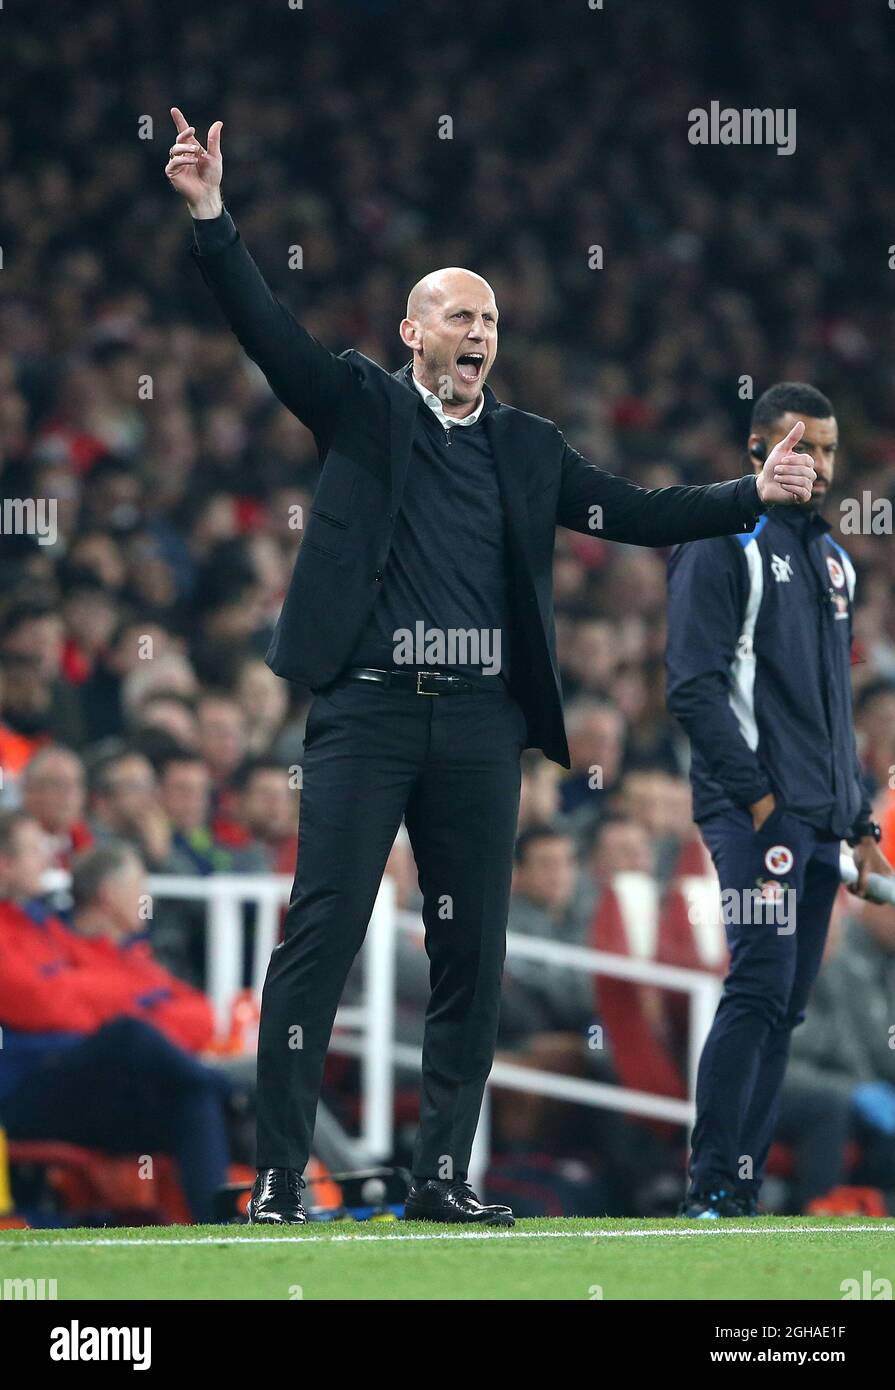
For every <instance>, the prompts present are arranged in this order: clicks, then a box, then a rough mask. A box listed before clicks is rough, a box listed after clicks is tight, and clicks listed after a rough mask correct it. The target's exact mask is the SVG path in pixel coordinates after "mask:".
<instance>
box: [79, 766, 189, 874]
mask: <svg viewBox="0 0 895 1390" xmlns="http://www.w3.org/2000/svg"><path fill="white" fill-rule="evenodd" d="M91 785H92V795H91V810H92V816H91V828H92V830H93V833H94V835H95V837H96V839H97V840H99V841H103V840H106V839H109V838H114V839H117V840H123V841H126V842H127V843H128V844H130V845H132V846H133V847H134V848H135V849H136V850H137V851H138V852H139V853H140V854H141V855H142V857H143V859H144V860H145V862H146V863H147V864H148V865H149V867H150V869H159V868H161V867H162V865H163V864H164V863H165V862H166V861H167V859H168V857H169V856H170V853H171V826H170V822H169V821H168V818H167V815H166V813H165V809H164V807H163V806H162V803H161V801H160V799H159V793H158V781H157V778H156V775H155V772H154V770H153V767H152V764H151V763H150V761H149V759H148V758H147V757H145V756H144V755H143V754H142V753H138V752H136V751H133V750H130V749H128V748H127V747H122V748H121V749H120V751H118V752H116V753H112V754H110V755H108V756H107V757H105V758H104V759H103V760H102V761H100V762H99V763H98V764H97V765H96V766H94V768H93V772H92V777H91Z"/></svg>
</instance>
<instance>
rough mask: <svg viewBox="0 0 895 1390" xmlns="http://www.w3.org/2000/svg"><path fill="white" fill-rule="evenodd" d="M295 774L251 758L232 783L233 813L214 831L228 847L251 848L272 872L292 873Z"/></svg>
mask: <svg viewBox="0 0 895 1390" xmlns="http://www.w3.org/2000/svg"><path fill="white" fill-rule="evenodd" d="M293 777H294V773H293V772H290V770H289V769H287V768H284V767H282V766H281V764H280V763H278V762H276V761H274V760H273V759H271V758H265V757H257V758H250V759H249V760H248V761H247V762H245V763H244V764H243V765H242V767H241V768H240V769H239V772H238V773H237V775H236V777H235V778H234V781H233V786H234V789H235V790H234V795H233V798H232V814H231V816H230V818H229V819H228V818H226V817H218V818H217V820H216V821H215V832H216V834H217V836H218V838H219V839H220V840H221V841H222V842H223V843H225V844H227V845H229V846H230V847H231V848H234V849H236V848H239V849H246V848H251V849H252V850H253V851H254V852H256V853H258V854H259V855H260V856H262V857H263V863H264V867H265V868H266V869H268V870H269V871H270V872H271V873H276V874H291V875H294V874H295V862H296V848H297V842H298V811H299V795H298V792H297V791H296V790H293V787H292V785H291V781H292V779H293Z"/></svg>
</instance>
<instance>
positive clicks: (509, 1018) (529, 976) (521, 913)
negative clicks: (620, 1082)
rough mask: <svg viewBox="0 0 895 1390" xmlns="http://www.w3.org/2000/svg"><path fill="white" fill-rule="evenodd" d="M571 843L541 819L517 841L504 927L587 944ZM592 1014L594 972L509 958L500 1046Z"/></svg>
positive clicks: (576, 1023) (570, 1026)
mask: <svg viewBox="0 0 895 1390" xmlns="http://www.w3.org/2000/svg"><path fill="white" fill-rule="evenodd" d="M577 882H578V868H577V865H576V862H575V845H574V842H573V840H572V838H571V837H570V836H569V835H566V834H563V833H562V832H560V831H558V830H554V829H552V828H551V827H550V826H548V825H540V826H538V825H533V826H530V827H529V828H528V829H527V830H524V831H523V832H522V834H521V835H520V836H519V839H518V840H517V842H516V854H515V868H514V872H513V892H512V896H511V898H510V916H509V922H508V925H507V930H508V931H509V932H514V933H517V934H518V935H520V936H533V937H543V938H546V939H548V940H550V941H561V942H565V943H567V944H569V945H573V946H585V945H587V944H588V926H589V918H588V917H587V916H586V915H585V914H584V913H583V912H582V911H581V909H580V903H579V899H578V896H577V894H576V887H577ZM593 1016H594V988H593V977H592V976H589V975H585V974H583V973H582V972H581V971H580V970H574V969H570V968H569V967H568V966H566V965H556V964H553V963H552V962H548V961H542V960H526V959H523V958H522V957H519V956H512V955H511V956H510V958H509V959H508V961H507V965H506V968H505V971H504V991H503V999H502V1004H501V1015H500V1040H501V1045H504V1046H505V1045H506V1044H507V1043H508V1042H511V1041H512V1040H513V1039H519V1038H522V1039H525V1038H528V1037H529V1036H530V1035H532V1034H534V1033H546V1032H579V1033H580V1032H583V1030H584V1029H585V1028H586V1026H587V1024H588V1023H590V1022H592V1021H593Z"/></svg>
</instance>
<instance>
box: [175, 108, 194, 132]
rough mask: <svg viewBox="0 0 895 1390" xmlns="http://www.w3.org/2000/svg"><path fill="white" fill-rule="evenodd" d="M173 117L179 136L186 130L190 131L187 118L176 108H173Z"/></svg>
mask: <svg viewBox="0 0 895 1390" xmlns="http://www.w3.org/2000/svg"><path fill="white" fill-rule="evenodd" d="M171 116H172V118H173V120H174V124H175V125H176V127H177V134H178V135H181V134H182V133H183V132H184V131H185V130H189V129H190V125H189V122H188V121H187V118H186V116H185V115H184V114H183V112H182V111H180V110H179V109H178V108H177V107H176V106H172V107H171Z"/></svg>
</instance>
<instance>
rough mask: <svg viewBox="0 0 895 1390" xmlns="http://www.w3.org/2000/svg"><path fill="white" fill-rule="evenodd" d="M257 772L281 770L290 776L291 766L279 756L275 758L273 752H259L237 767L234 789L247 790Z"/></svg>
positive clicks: (283, 773)
mask: <svg viewBox="0 0 895 1390" xmlns="http://www.w3.org/2000/svg"><path fill="white" fill-rule="evenodd" d="M256 772H279V773H280V774H281V775H282V776H283V777H288V776H289V768H288V767H287V766H286V764H285V763H284V762H282V761H281V760H280V759H279V758H275V757H274V756H273V754H272V753H257V754H255V755H254V756H253V757H251V758H246V759H245V761H244V762H242V763H240V765H239V767H238V768H237V769H236V772H235V773H234V774H233V779H232V785H233V788H234V790H235V791H238V792H244V791H246V790H247V789H248V785H249V783H250V782H251V780H252V778H253V777H254V776H255V773H256Z"/></svg>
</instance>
